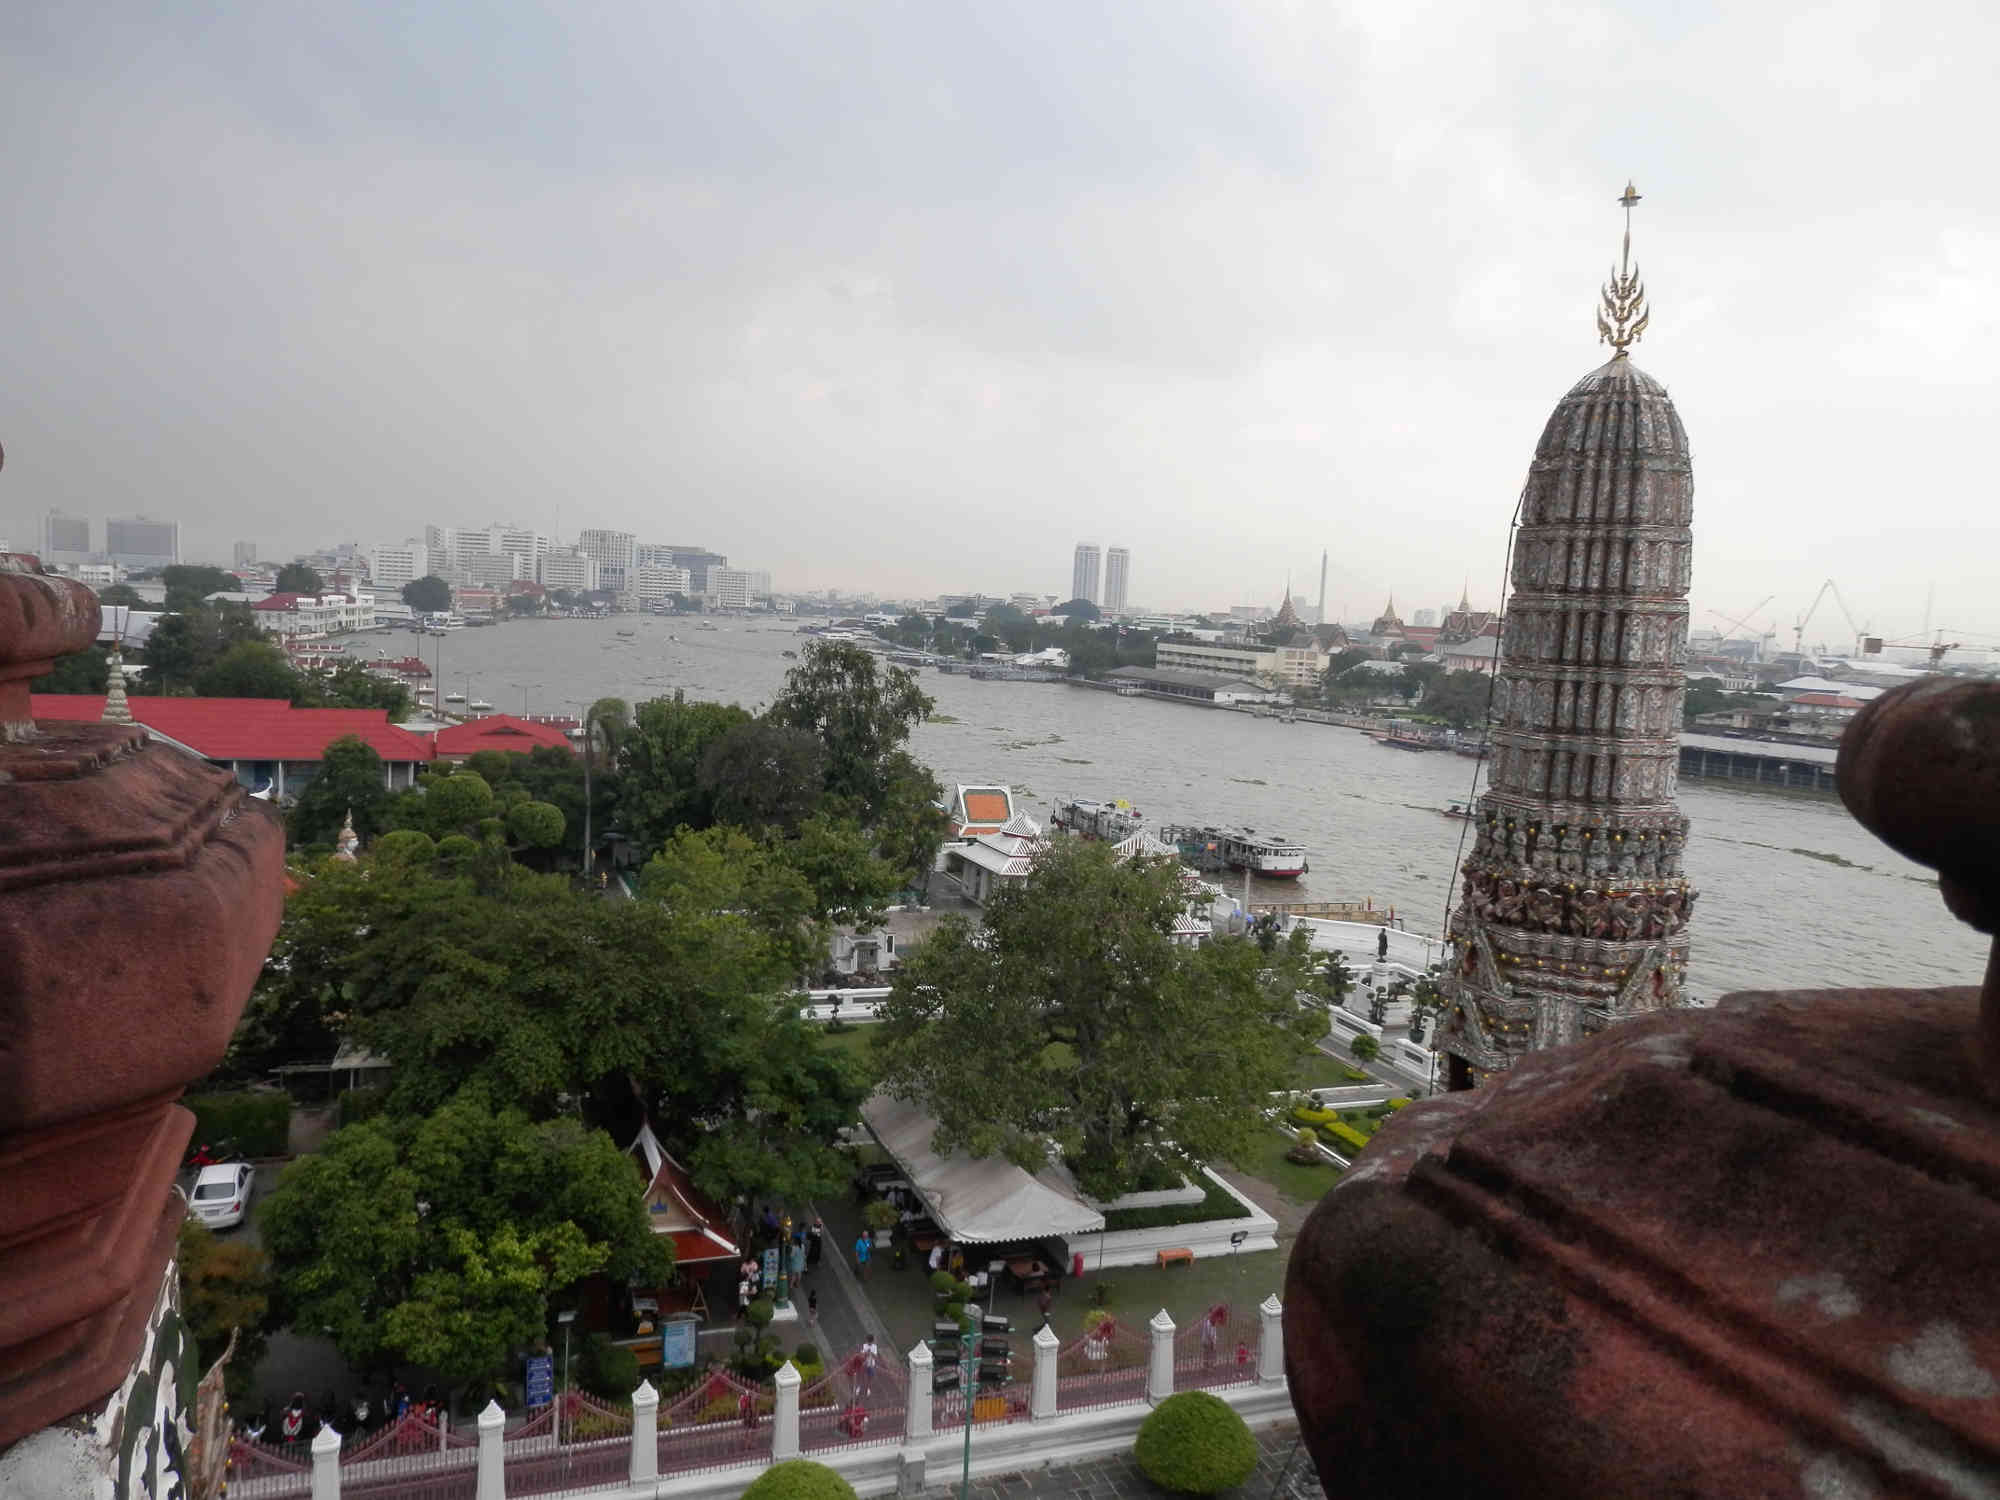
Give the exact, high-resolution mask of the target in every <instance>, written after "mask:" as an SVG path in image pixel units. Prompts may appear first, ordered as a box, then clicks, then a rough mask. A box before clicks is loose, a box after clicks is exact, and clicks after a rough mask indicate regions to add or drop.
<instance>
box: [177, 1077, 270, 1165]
mask: <svg viewBox="0 0 2000 1500" xmlns="http://www.w3.org/2000/svg"><path fill="white" fill-rule="evenodd" d="M181 1102H182V1103H183V1104H185V1105H186V1106H187V1107H188V1108H189V1109H191V1110H193V1111H194V1138H193V1139H194V1144H195V1145H197V1146H199V1145H201V1144H202V1143H203V1142H206V1143H208V1144H209V1145H212V1146H219V1145H221V1144H222V1143H223V1142H224V1141H234V1142H235V1143H236V1149H237V1150H238V1151H240V1152H241V1153H242V1154H243V1155H245V1156H283V1155H285V1153H286V1152H287V1150H289V1149H290V1147H289V1142H290V1138H291V1133H292V1101H291V1100H290V1098H288V1097H287V1096H286V1095H284V1094H280V1093H277V1092H276V1091H274V1090H271V1089H245V1090H243V1091H241V1092H240V1093H232V1094H192V1095H190V1096H189V1097H187V1098H186V1099H183V1100H182V1101H181Z"/></svg>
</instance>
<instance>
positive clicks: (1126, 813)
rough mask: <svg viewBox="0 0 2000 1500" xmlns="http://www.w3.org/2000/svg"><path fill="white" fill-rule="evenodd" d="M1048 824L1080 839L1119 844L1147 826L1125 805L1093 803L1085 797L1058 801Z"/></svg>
mask: <svg viewBox="0 0 2000 1500" xmlns="http://www.w3.org/2000/svg"><path fill="white" fill-rule="evenodd" d="M1049 823H1050V826H1052V827H1055V828H1062V829H1067V830H1068V831H1069V832H1071V833H1074V834H1078V835H1080V836H1081V837H1083V838H1087V839H1101V840H1103V841H1104V842H1105V843H1107V844H1119V843H1123V842H1124V841H1125V840H1126V839H1128V838H1130V837H1131V836H1132V835H1133V834H1135V833H1137V832H1139V831H1140V830H1141V829H1143V828H1144V827H1145V826H1146V815H1145V814H1144V813H1142V812H1140V811H1139V810H1138V809H1137V808H1136V807H1134V806H1132V804H1131V803H1129V802H1125V801H1117V802H1092V801H1090V800H1089V799H1088V798H1084V797H1059V798H1057V799H1056V805H1055V810H1054V811H1053V812H1052V813H1050V814H1049Z"/></svg>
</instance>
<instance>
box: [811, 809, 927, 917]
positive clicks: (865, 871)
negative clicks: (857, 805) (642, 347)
mask: <svg viewBox="0 0 2000 1500" xmlns="http://www.w3.org/2000/svg"><path fill="white" fill-rule="evenodd" d="M782 853H783V857H784V859H785V862H786V863H787V864H789V865H790V866H791V867H792V868H793V869H794V870H797V871H798V872H799V874H800V875H801V876H803V877H804V879H805V881H806V884H807V885H808V886H809V887H810V888H811V889H812V892H813V898H814V908H813V909H814V911H815V912H816V913H817V914H818V915H819V916H820V917H821V918H823V919H825V920H827V921H830V922H839V923H844V924H849V925H852V926H856V927H873V926H877V925H879V924H880V922H881V921H882V917H883V907H884V905H885V904H886V903H887V902H888V899H889V898H890V897H891V896H892V895H894V894H895V893H896V892H897V891H898V890H899V889H901V887H902V885H903V872H902V871H901V870H900V869H898V868H897V867H896V866H895V865H894V864H892V863H890V862H889V861H888V860H886V859H883V858H882V857H881V856H880V855H878V854H876V853H875V850H874V847H873V844H872V842H871V841H870V839H869V837H868V835H867V834H866V833H865V832H863V831H862V828H861V825H860V824H858V823H856V822H854V821H853V820H852V819H851V818H834V817H829V816H828V815H827V814H825V813H819V814H816V815H815V816H813V817H811V818H808V819H807V820H806V821H805V822H804V823H802V824H800V825H799V831H798V837H797V838H795V839H793V840H792V841H791V842H790V843H788V844H786V845H785V846H784V847H783V850H782Z"/></svg>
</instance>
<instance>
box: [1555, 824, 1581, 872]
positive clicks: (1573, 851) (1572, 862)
mask: <svg viewBox="0 0 2000 1500" xmlns="http://www.w3.org/2000/svg"><path fill="white" fill-rule="evenodd" d="M1556 868H1557V869H1558V870H1560V871H1561V872H1562V873H1563V874H1565V875H1581V874H1582V873H1583V840H1582V839H1581V838H1579V837H1578V836H1577V831H1576V830H1575V829H1574V828H1571V827H1569V826H1568V825H1564V827H1563V829H1562V831H1561V832H1560V833H1558V834H1557V835H1556Z"/></svg>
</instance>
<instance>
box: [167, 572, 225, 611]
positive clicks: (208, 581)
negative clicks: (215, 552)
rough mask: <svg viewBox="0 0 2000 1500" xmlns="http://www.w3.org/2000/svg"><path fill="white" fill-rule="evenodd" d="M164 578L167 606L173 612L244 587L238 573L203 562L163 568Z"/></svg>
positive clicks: (197, 605) (193, 606)
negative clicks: (212, 595) (212, 596)
mask: <svg viewBox="0 0 2000 1500" xmlns="http://www.w3.org/2000/svg"><path fill="white" fill-rule="evenodd" d="M160 581H161V582H162V583H164V584H165V585H166V586H167V609H168V610H169V611H170V612H173V613H180V612H184V611H187V610H192V609H198V608H200V607H201V604H202V601H204V600H205V599H207V598H208V596H209V595H210V594H233V593H235V592H236V591H237V590H239V589H241V588H242V587H243V580H242V579H240V578H238V577H237V576H236V575H235V574H234V573H228V572H224V571H223V570H222V569H221V568H211V567H209V566H207V565H206V564H202V563H169V564H168V565H167V566H166V567H165V568H162V569H161V570H160Z"/></svg>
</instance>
